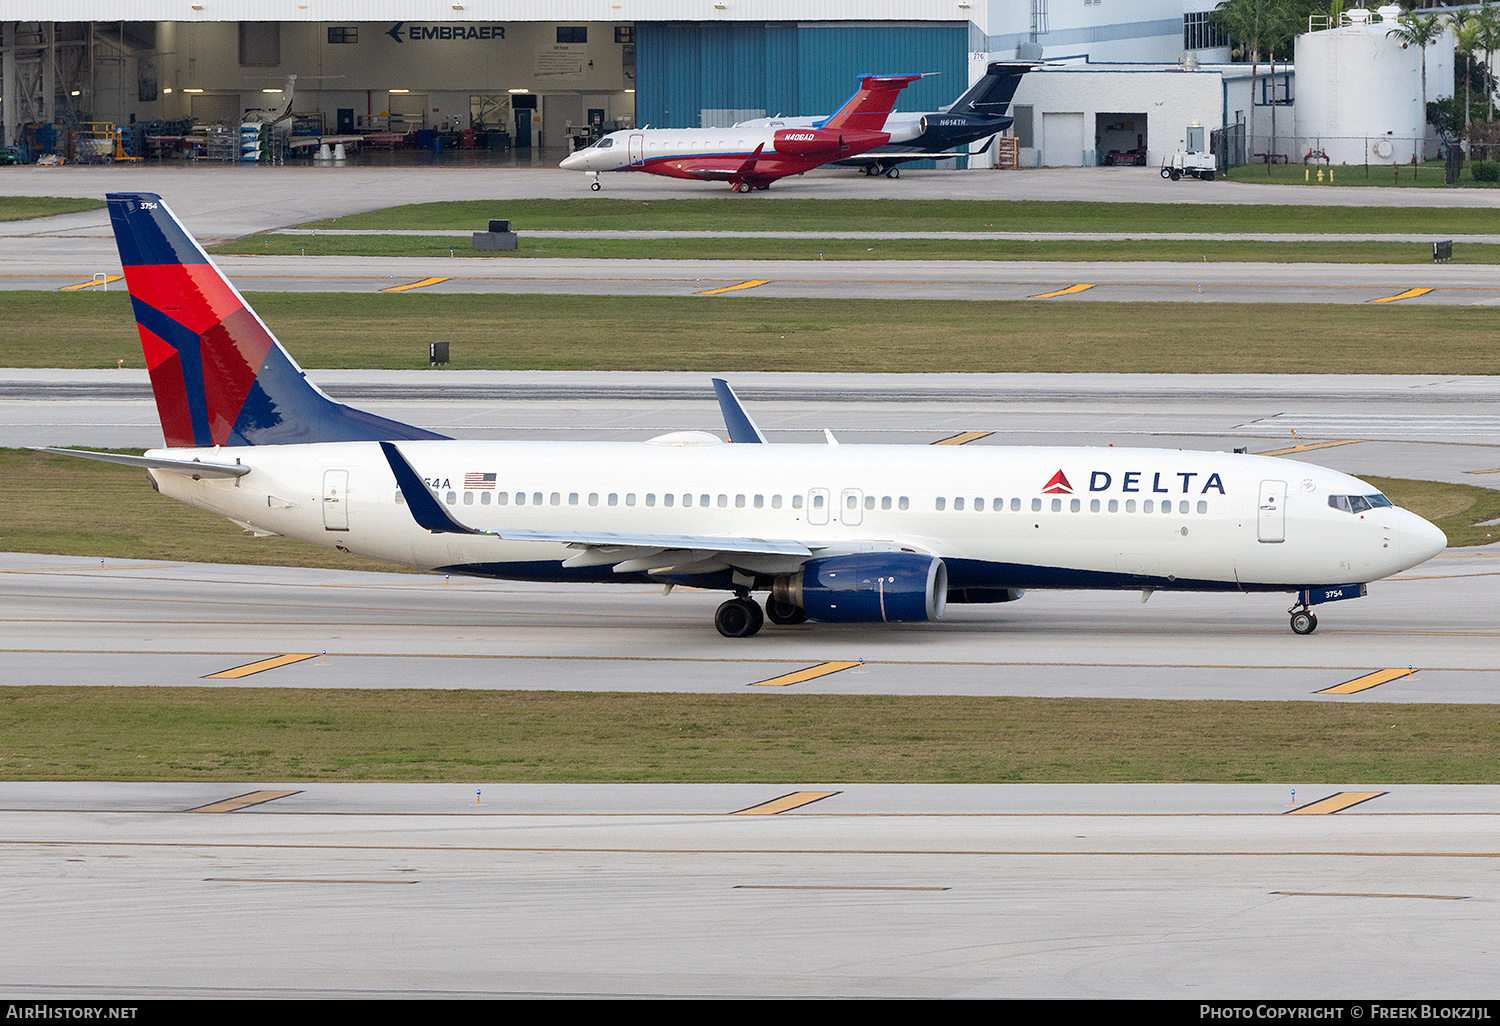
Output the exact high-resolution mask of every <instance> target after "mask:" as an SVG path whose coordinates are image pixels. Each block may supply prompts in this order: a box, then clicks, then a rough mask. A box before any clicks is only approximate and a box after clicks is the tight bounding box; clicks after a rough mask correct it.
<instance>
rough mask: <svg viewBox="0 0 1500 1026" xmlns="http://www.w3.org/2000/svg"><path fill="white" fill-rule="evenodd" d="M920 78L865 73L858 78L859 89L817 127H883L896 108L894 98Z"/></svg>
mask: <svg viewBox="0 0 1500 1026" xmlns="http://www.w3.org/2000/svg"><path fill="white" fill-rule="evenodd" d="M921 77H922V76H921V75H865V76H864V77H863V78H861V79H860V80H859V90H858V91H857V92H856V93H855V94H854V95H853V96H851V97H849V99H848V100H846V101H845V102H844V105H843V106H842V107H840V108H839V109H838V110H837V111H836V112H835V113H834V114H833V115H832V116H831V117H830V118H829V119H828V120H827V121H825V122H824V123H823V124H822V125H820V126H819V127H820V128H832V129H848V130H862V131H869V132H878V131H880V130H881V129H883V128H884V127H885V119H886V118H887V117H889V116H890V113H891V111H892V110H894V109H895V107H896V97H897V96H899V95H900V94H901V90H903V89H905V88H906V87H907V86H909V85H911V84H912V83H913V82H915V81H917V80H918V79H920V78H921Z"/></svg>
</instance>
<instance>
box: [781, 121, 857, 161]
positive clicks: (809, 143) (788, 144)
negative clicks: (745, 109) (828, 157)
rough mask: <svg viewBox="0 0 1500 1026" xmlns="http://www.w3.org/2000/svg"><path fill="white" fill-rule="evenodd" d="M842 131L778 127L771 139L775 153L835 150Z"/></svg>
mask: <svg viewBox="0 0 1500 1026" xmlns="http://www.w3.org/2000/svg"><path fill="white" fill-rule="evenodd" d="M843 135H844V133H842V132H836V131H828V130H827V129H822V128H779V129H777V130H776V134H775V136H773V139H774V140H775V141H774V142H773V144H772V145H773V146H774V147H775V149H776V152H777V153H786V154H790V155H794V156H800V155H805V154H814V153H830V152H837V151H838V149H839V147H840V146H841V144H842V142H841V140H842V136H843Z"/></svg>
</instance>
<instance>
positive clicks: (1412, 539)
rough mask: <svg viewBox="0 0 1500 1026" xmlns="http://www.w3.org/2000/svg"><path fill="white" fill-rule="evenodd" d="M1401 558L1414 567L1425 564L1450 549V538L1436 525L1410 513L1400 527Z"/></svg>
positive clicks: (1403, 519)
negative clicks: (1408, 561)
mask: <svg viewBox="0 0 1500 1026" xmlns="http://www.w3.org/2000/svg"><path fill="white" fill-rule="evenodd" d="M1399 530H1400V538H1401V542H1400V544H1401V557H1402V559H1403V560H1410V561H1411V565H1412V566H1416V565H1417V564H1418V563H1424V562H1426V561H1427V560H1429V559H1431V558H1432V557H1433V556H1436V555H1437V554H1438V553H1439V552H1442V551H1443V550H1444V549H1446V548H1447V547H1448V536H1447V535H1446V534H1444V533H1443V532H1442V530H1440V529H1439V528H1438V526H1437V525H1436V524H1433V523H1429V522H1428V521H1426V520H1423V519H1422V518H1421V517H1419V516H1417V515H1416V514H1415V513H1410V512H1408V513H1407V515H1406V516H1405V517H1403V518H1402V523H1401V526H1400V529H1399Z"/></svg>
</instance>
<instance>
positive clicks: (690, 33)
mask: <svg viewBox="0 0 1500 1026" xmlns="http://www.w3.org/2000/svg"><path fill="white" fill-rule="evenodd" d="M914 72H938V73H939V74H937V75H936V76H935V77H932V78H927V79H923V80H922V81H921V82H917V83H914V84H913V85H912V86H911V87H910V88H908V89H907V91H906V94H905V95H904V96H902V98H901V102H900V104H899V105H898V106H899V108H900V109H901V110H908V111H916V110H935V109H936V108H938V107H940V106H942V105H943V104H945V103H949V102H951V101H952V100H953V99H954V98H955V97H956V96H958V95H959V94H960V93H962V92H963V91H964V89H965V88H967V87H968V84H969V79H968V74H969V65H968V33H967V26H966V25H965V24H964V23H954V24H952V25H916V24H910V23H901V24H896V23H886V24H873V25H872V24H868V23H863V24H859V25H828V24H818V25H797V24H792V23H784V22H782V23H777V22H770V23H750V22H738V23H719V24H703V23H696V22H637V23H636V96H635V109H636V124H639V125H645V124H650V125H652V126H653V127H656V128H698V127H701V126H702V124H703V119H704V116H705V112H706V111H707V112H713V111H726V110H733V111H742V112H744V111H764V112H765V113H767V114H773V115H774V114H785V115H787V116H789V117H790V116H795V115H798V114H829V113H832V112H833V111H834V110H835V109H837V108H838V106H839V105H840V104H841V103H843V102H844V100H846V99H847V98H848V97H849V95H850V94H851V93H853V92H854V90H855V88H856V87H857V79H858V76H859V75H860V74H867V73H880V74H901V73H914Z"/></svg>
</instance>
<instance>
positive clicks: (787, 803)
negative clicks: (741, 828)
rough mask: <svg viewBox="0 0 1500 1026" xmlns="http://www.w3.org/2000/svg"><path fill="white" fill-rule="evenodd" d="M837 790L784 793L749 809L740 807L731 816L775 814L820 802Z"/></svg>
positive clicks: (834, 793) (830, 796)
mask: <svg viewBox="0 0 1500 1026" xmlns="http://www.w3.org/2000/svg"><path fill="white" fill-rule="evenodd" d="M838 793H839V792H837V791H793V792H792V793H791V794H784V795H782V796H781V797H780V798H773V799H771V800H770V801H768V802H762V803H761V804H759V805H752V806H750V807H749V808H748V809H740V810H739V811H738V812H731V813H730V815H731V816H775V815H777V814H778V813H782V812H787V811H788V810H791V809H800V808H802V806H804V805H811V804H812V803H813V802H820V801H822V800H823V799H824V798H832V797H833V796H834V795H836V794H838Z"/></svg>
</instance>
